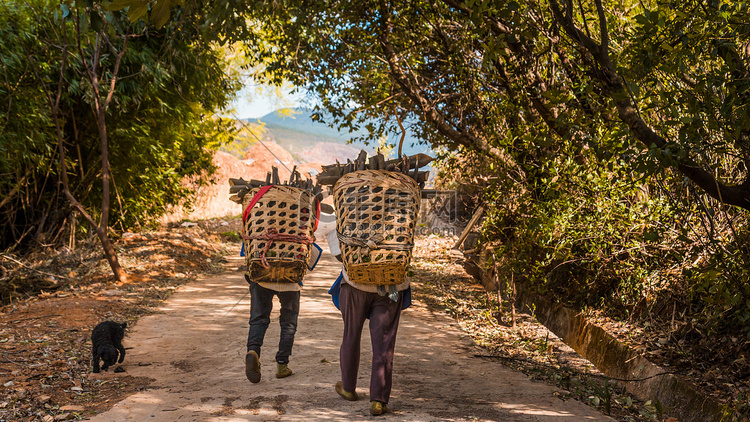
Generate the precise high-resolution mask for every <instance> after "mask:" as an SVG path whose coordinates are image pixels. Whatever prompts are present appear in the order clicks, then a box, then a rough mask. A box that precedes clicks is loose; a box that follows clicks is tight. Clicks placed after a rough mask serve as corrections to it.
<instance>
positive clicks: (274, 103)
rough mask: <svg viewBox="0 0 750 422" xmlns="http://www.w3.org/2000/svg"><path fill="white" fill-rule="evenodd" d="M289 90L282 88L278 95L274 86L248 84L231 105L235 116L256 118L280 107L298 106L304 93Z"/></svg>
mask: <svg viewBox="0 0 750 422" xmlns="http://www.w3.org/2000/svg"><path fill="white" fill-rule="evenodd" d="M290 91H291V88H287V89H284V90H283V92H282V96H281V97H280V96H279V94H278V93H276V92H275V89H274V88H268V87H266V88H264V87H260V86H258V85H248V86H246V87H245V88H244V89H243V90H242V91H241V92H240V94H239V95H238V98H237V100H236V101H234V103H232V105H233V107H234V108H235V109H236V110H237V113H236V116H237V118H240V119H257V118H260V117H263V116H265V115H266V114H268V113H271V112H273V111H276V110H278V109H280V108H287V107H299V106H300V105H301V104H302V99H303V97H304V93H296V94H291V92H290Z"/></svg>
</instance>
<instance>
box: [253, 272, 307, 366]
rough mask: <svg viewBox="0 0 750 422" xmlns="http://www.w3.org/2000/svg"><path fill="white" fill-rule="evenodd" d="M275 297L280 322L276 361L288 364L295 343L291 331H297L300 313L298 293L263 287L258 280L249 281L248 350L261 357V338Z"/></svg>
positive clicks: (264, 334) (269, 320)
mask: <svg viewBox="0 0 750 422" xmlns="http://www.w3.org/2000/svg"><path fill="white" fill-rule="evenodd" d="M274 296H278V298H279V302H281V315H280V316H279V325H280V326H281V335H280V336H279V351H278V352H277V353H276V362H277V363H289V356H290V355H291V354H292V346H293V345H294V334H295V333H296V332H297V317H298V316H299V298H300V292H277V291H275V290H270V289H266V288H265V287H263V286H261V285H259V284H258V283H250V330H249V331H248V333H247V351H248V352H249V351H251V350H254V351H255V353H257V354H258V356H260V347H261V346H263V338H264V337H265V336H266V330H267V329H268V325H269V324H270V323H271V310H272V309H273V297H274Z"/></svg>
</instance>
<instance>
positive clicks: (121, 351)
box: [115, 343, 125, 363]
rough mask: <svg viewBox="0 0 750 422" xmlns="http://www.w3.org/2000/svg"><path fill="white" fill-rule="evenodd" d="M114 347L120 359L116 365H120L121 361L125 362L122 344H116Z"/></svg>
mask: <svg viewBox="0 0 750 422" xmlns="http://www.w3.org/2000/svg"><path fill="white" fill-rule="evenodd" d="M115 347H117V351H118V352H120V359H119V360H118V361H117V363H122V361H124V360H125V348H124V347H122V343H119V344H117V345H116V346H115Z"/></svg>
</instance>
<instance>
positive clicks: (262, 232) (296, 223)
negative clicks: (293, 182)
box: [242, 185, 315, 283]
mask: <svg viewBox="0 0 750 422" xmlns="http://www.w3.org/2000/svg"><path fill="white" fill-rule="evenodd" d="M260 189H261V188H255V189H252V190H251V191H250V192H249V193H248V194H247V195H245V196H244V198H243V203H242V205H243V210H244V209H246V208H247V207H248V205H250V202H251V201H252V199H253V198H254V197H255V196H256V194H257V193H258V191H260ZM313 201H314V197H313V195H312V193H311V192H310V191H308V190H304V189H300V188H297V187H293V186H283V185H274V186H273V187H271V188H270V189H269V190H268V191H267V192H265V193H264V194H263V196H261V197H260V198H259V199H257V202H256V203H255V204H254V205H253V208H252V209H251V210H249V212H248V213H247V220H246V221H245V222H244V232H243V236H242V237H243V242H244V243H245V262H246V263H247V268H248V273H249V275H250V277H251V278H252V279H253V280H255V281H261V282H262V281H267V282H293V283H296V282H299V281H301V280H302V277H303V276H304V275H305V269H306V262H307V258H308V257H309V255H310V245H311V244H312V242H313V241H314V240H315V239H314V237H313V231H314V224H315V215H314V208H313V205H314V202H313Z"/></svg>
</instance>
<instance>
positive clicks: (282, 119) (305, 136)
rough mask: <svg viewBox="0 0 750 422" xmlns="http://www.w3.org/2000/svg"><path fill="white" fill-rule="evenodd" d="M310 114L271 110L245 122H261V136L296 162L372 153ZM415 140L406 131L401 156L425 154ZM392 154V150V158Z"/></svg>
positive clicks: (372, 148) (396, 138)
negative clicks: (282, 112) (276, 145)
mask: <svg viewBox="0 0 750 422" xmlns="http://www.w3.org/2000/svg"><path fill="white" fill-rule="evenodd" d="M311 114H312V112H311V111H310V110H307V109H301V108H298V109H294V112H293V113H292V115H291V116H285V115H283V114H281V113H280V112H278V111H275V112H272V113H269V114H267V115H265V116H263V117H261V118H260V119H247V120H246V121H248V122H256V121H258V120H259V121H261V122H263V123H265V125H266V129H267V130H268V132H267V134H266V135H265V136H266V137H268V138H269V139H271V140H273V141H275V142H276V143H278V144H279V145H281V146H282V147H284V148H285V149H286V150H288V151H289V152H290V153H291V154H292V156H294V158H295V160H296V161H298V162H300V163H305V162H312V161H316V162H321V163H323V164H329V163H333V162H334V161H335V160H337V159H338V160H339V161H346V159H347V158H350V159H354V158H356V155H357V153H359V150H360V149H364V150H365V151H367V152H368V153H370V154H372V153H374V151H375V149H376V148H377V145H372V144H371V145H369V146H365V145H364V144H362V143H351V144H349V143H348V141H349V140H350V139H351V138H352V136H356V134H354V135H352V134H349V133H346V132H340V131H338V130H336V129H333V128H331V127H329V126H327V125H325V124H323V123H319V122H315V121H313V120H312V117H311ZM362 133H364V132H362ZM399 139H400V136H394V137H392V138H391V139H388V143H389V144H392V145H396V147H397V145H398V142H399ZM418 141H419V140H418V139H417V138H416V137H415V136H414V134H413V133H410V132H407V136H406V138H405V139H404V145H403V153H404V154H406V155H413V154H417V153H427V154H429V153H430V152H429V148H428V147H427V146H426V145H419V144H418ZM396 153H397V152H396V151H395V150H394V152H393V155H395V154H396ZM430 155H432V154H430Z"/></svg>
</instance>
